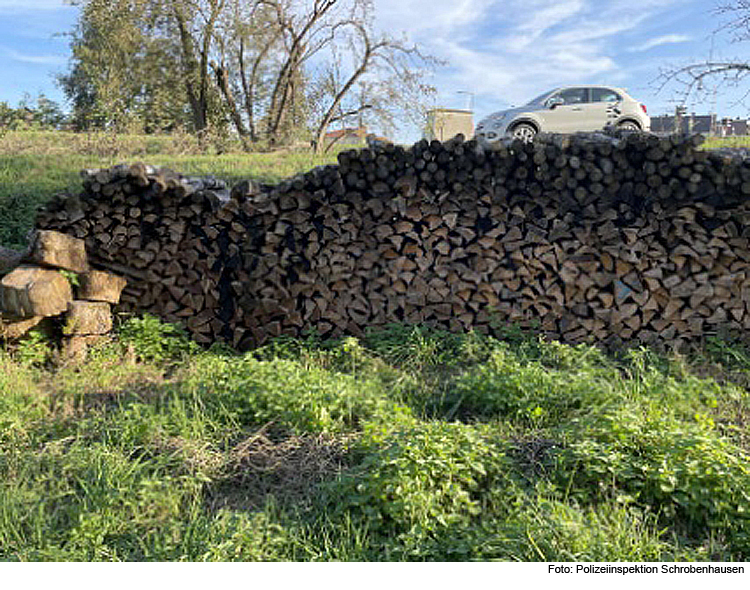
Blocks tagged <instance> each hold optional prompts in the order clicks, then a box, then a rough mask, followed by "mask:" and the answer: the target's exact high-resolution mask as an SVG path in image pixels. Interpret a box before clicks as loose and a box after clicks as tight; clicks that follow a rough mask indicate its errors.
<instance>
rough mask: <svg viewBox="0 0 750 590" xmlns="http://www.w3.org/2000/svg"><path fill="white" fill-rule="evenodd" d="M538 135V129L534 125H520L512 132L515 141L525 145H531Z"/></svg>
mask: <svg viewBox="0 0 750 590" xmlns="http://www.w3.org/2000/svg"><path fill="white" fill-rule="evenodd" d="M536 134H537V130H536V128H535V127H534V126H533V125H529V124H528V123H519V124H518V125H516V126H514V127H513V129H512V131H511V135H512V136H513V139H520V140H521V141H523V142H524V143H529V142H530V141H532V140H533V139H534V137H535V136H536Z"/></svg>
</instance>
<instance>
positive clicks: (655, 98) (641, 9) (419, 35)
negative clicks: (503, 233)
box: [0, 0, 750, 119]
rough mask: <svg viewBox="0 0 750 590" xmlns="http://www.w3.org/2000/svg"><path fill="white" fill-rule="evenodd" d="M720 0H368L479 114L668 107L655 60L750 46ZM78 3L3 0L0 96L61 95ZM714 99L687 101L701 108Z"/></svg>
mask: <svg viewBox="0 0 750 590" xmlns="http://www.w3.org/2000/svg"><path fill="white" fill-rule="evenodd" d="M717 3H718V0H429V1H425V0H374V4H375V8H376V14H377V19H378V22H379V24H380V26H381V27H382V28H384V29H387V30H389V31H391V32H393V33H400V32H403V33H404V34H406V35H407V36H408V37H409V38H410V39H411V40H412V41H414V42H416V43H418V44H420V45H421V46H422V48H423V49H424V50H425V51H427V52H429V53H432V54H433V55H436V56H438V57H441V58H443V59H445V60H447V61H448V65H447V66H446V67H444V68H442V69H441V70H440V71H439V72H438V73H437V74H436V75H434V76H433V77H432V80H431V81H432V83H433V84H434V85H435V86H437V88H438V90H439V97H438V99H437V102H438V103H439V105H440V106H448V107H466V106H468V104H469V95H468V94H466V93H472V94H473V100H474V107H475V111H476V118H477V119H479V118H481V117H483V116H484V115H487V114H489V113H491V112H493V111H495V110H499V109H502V108H506V107H508V106H509V105H513V104H520V103H523V102H525V101H527V100H528V99H530V98H532V97H533V96H536V95H537V94H540V93H541V92H543V91H544V90H547V89H550V88H553V87H555V86H558V85H564V84H576V83H596V84H612V85H617V86H621V87H624V88H627V89H628V90H629V92H630V93H631V94H632V95H633V96H634V97H636V98H637V99H639V100H641V101H643V102H644V103H646V105H647V106H648V108H649V112H650V113H651V114H652V115H654V114H663V113H666V112H670V111H673V110H674V102H673V99H674V95H673V93H672V92H670V91H668V90H667V91H662V92H659V93H657V92H656V89H655V83H654V81H655V79H656V78H657V77H658V74H659V71H660V68H664V67H667V66H670V65H680V64H686V63H689V62H690V61H695V60H701V59H705V58H706V57H708V56H709V55H710V53H711V51H712V50H713V55H714V57H716V58H720V57H725V58H730V57H732V58H736V57H742V56H743V55H748V54H749V53H750V42H748V43H746V44H745V45H742V44H730V43H728V40H727V39H726V37H725V36H723V35H713V33H714V31H715V30H716V29H717V28H718V27H719V25H720V24H721V22H722V21H721V19H720V18H719V17H718V16H717V15H715V14H714V13H713V11H714V9H715V7H716V5H717ZM76 15H77V9H76V8H75V7H72V6H69V5H66V4H65V3H64V2H63V1H62V0H0V101H2V100H4V101H8V102H10V103H11V104H15V103H17V102H18V100H20V98H21V97H22V96H23V94H24V92H28V93H30V94H31V95H36V94H37V93H39V92H44V93H45V94H47V96H49V97H50V98H53V99H55V100H58V101H61V102H62V100H63V97H62V93H61V92H60V90H59V89H58V88H57V87H56V86H55V83H54V74H55V73H60V72H63V71H65V69H66V62H67V57H68V40H67V39H66V38H65V37H64V36H62V35H61V34H62V33H65V32H66V31H69V30H70V29H71V28H72V27H73V25H74V23H75V20H76ZM738 96H740V95H739V93H738V92H737V91H731V90H730V91H727V92H725V93H722V94H720V95H719V96H718V98H717V101H716V111H717V112H718V113H720V114H722V115H726V116H747V115H748V114H750V109H749V108H747V107H745V106H743V105H741V104H737V100H738ZM710 109H711V105H706V104H703V105H694V106H693V110H695V111H696V112H708V111H709V110H710Z"/></svg>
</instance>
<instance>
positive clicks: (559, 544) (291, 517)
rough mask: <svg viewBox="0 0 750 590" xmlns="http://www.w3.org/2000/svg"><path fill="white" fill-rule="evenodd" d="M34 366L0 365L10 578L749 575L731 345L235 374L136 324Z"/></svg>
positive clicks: (520, 342)
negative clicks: (736, 571) (575, 566)
mask: <svg viewBox="0 0 750 590" xmlns="http://www.w3.org/2000/svg"><path fill="white" fill-rule="evenodd" d="M42 346H44V343H43V342H42V341H36V342H32V343H31V344H28V345H26V347H25V349H24V350H22V351H13V350H9V351H6V352H3V353H0V559H2V560H11V561H14V560H22V561H25V560H148V561H163V560H166V561H176V560H199V561H200V560H224V561H227V560H295V561H308V560H309V561H316V560H349V561H354V560H357V561H359V560H513V561H515V560H522V561H530V560H543V561H559V560H576V561H649V560H651V561H669V560H717V559H720V560H747V559H748V556H750V536H749V535H750V468H749V467H748V462H747V459H748V457H747V452H748V447H747V440H748V439H747V424H748V422H747V420H746V418H747V417H748V416H750V414H749V413H748V392H747V390H746V389H745V388H744V387H742V386H741V385H738V384H737V382H738V380H739V378H740V377H741V376H744V375H746V374H747V372H748V371H750V363H748V361H747V359H748V358H750V354H748V351H746V350H745V349H744V348H742V347H740V346H738V345H735V344H730V343H727V342H720V341H714V342H712V343H711V345H710V346H708V347H707V348H706V349H705V350H704V351H703V353H702V354H701V355H693V356H691V357H660V356H656V355H654V354H652V353H650V352H649V351H646V350H635V351H632V352H630V353H628V354H625V355H623V356H621V357H618V358H614V357H610V356H606V355H604V354H602V353H601V352H599V351H598V350H596V349H594V348H591V347H587V346H576V347H570V346H566V345H561V344H558V343H550V342H545V341H542V340H539V339H538V338H536V337H533V336H519V335H517V334H516V335H515V336H513V337H512V338H509V339H505V340H503V339H495V338H491V337H487V336H482V335H478V334H473V333H471V334H465V335H455V334H447V333H444V332H439V331H433V330H427V329H421V328H415V327H407V326H392V327H390V328H387V329H384V330H380V331H374V332H371V333H369V334H368V335H367V336H366V337H365V338H363V339H361V340H357V339H354V338H346V339H342V340H338V341H329V342H321V341H319V340H318V339H316V338H314V337H312V336H311V337H309V338H307V339H305V340H293V339H288V338H284V339H279V340H276V341H274V342H272V343H271V344H269V345H267V346H265V347H263V348H261V349H259V350H256V351H253V352H251V353H248V354H245V355H239V354H236V353H234V352H232V351H231V350H228V349H226V348H221V347H217V348H214V349H212V350H209V351H201V350H199V349H197V348H196V347H194V346H193V345H191V344H189V343H188V342H187V341H186V340H185V339H184V338H183V337H182V336H180V334H179V333H177V332H174V331H173V330H171V329H168V328H164V327H163V326H162V325H161V324H159V323H158V322H156V321H154V320H152V319H148V318H147V319H146V320H130V321H129V322H128V323H126V324H125V325H124V326H123V328H121V330H120V338H119V339H118V340H117V341H115V342H114V343H112V344H109V345H106V346H104V347H102V348H99V349H97V350H96V351H94V353H93V354H92V355H91V356H90V358H89V359H88V360H87V361H86V363H85V364H84V365H82V366H56V367H54V366H51V365H48V364H44V360H43V359H44V356H45V355H44V354H37V355H34V354H30V350H29V349H30V348H40V347H42ZM21 353H23V354H21ZM707 372H711V373H713V374H714V375H715V376H717V378H718V380H717V379H716V378H713V377H712V378H708V377H702V376H701V375H704V374H706V373H707ZM723 377H727V378H726V379H723ZM729 377H731V378H729ZM719 380H723V381H724V382H723V384H720V383H719Z"/></svg>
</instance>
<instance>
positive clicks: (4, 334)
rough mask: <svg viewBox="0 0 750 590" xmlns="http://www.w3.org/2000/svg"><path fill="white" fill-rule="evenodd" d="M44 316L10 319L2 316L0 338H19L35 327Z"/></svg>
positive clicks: (0, 319) (0, 318)
mask: <svg viewBox="0 0 750 590" xmlns="http://www.w3.org/2000/svg"><path fill="white" fill-rule="evenodd" d="M43 319H44V318H43V317H42V316H36V317H33V318H29V319H27V320H9V319H3V318H2V317H0V339H2V340H17V339H19V338H20V337H21V336H23V335H24V334H26V332H28V331H29V330H31V329H32V328H35V327H36V326H38V325H39V323H40V322H41V321H42V320H43Z"/></svg>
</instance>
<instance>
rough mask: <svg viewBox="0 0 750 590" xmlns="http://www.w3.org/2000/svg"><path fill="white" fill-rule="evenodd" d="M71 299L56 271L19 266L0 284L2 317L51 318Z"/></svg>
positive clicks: (64, 280)
mask: <svg viewBox="0 0 750 590" xmlns="http://www.w3.org/2000/svg"><path fill="white" fill-rule="evenodd" d="M72 300H73V290H72V289H71V287H70V283H69V282H68V279H66V278H65V277H64V276H63V275H61V274H60V273H59V272H58V271H56V270H49V269H46V268H39V267H38V266H19V267H18V268H16V269H15V270H14V271H12V272H11V273H9V274H7V275H5V276H4V277H3V279H2V280H1V281H0V311H2V312H3V314H4V315H6V316H12V317H15V318H19V319H20V318H32V317H35V316H43V317H50V316H55V315H58V314H61V313H62V312H64V311H65V310H66V309H68V303H70V302H71V301H72Z"/></svg>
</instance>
